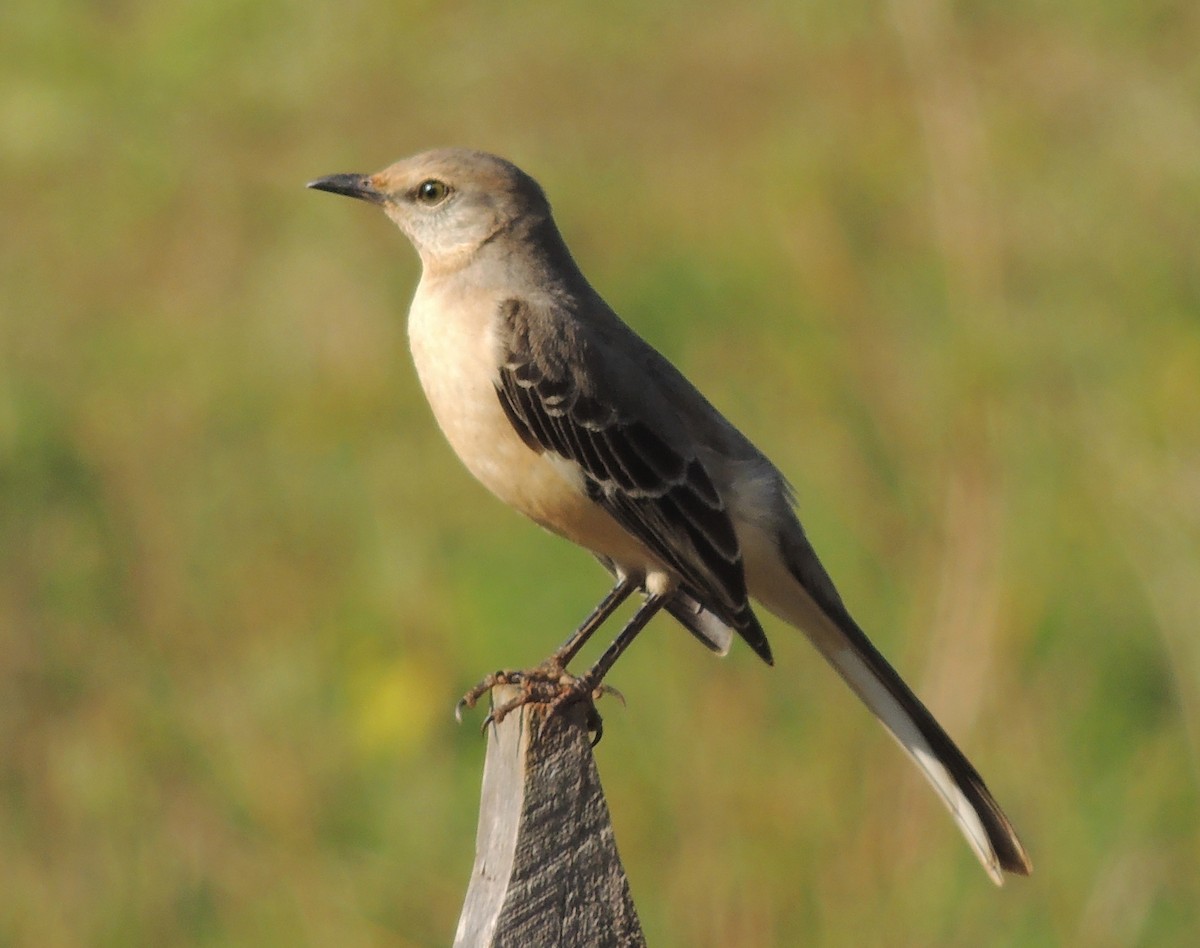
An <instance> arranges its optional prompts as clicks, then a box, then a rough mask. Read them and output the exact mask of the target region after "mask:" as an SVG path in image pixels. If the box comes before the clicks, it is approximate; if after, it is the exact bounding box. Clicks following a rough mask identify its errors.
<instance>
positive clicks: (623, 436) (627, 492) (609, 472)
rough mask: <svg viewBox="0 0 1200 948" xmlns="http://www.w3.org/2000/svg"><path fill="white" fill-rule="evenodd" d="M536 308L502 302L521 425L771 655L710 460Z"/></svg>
mask: <svg viewBox="0 0 1200 948" xmlns="http://www.w3.org/2000/svg"><path fill="white" fill-rule="evenodd" d="M529 315H530V314H529V312H528V311H527V310H526V305H525V304H523V303H521V302H520V301H517V300H510V301H508V302H506V303H505V304H504V306H503V309H502V312H501V316H502V328H503V330H504V332H503V333H502V339H503V348H504V351H503V353H502V356H503V358H502V364H501V367H500V372H499V379H498V383H497V387H496V388H497V395H498V396H499V399H500V403H501V405H502V406H503V407H504V412H505V414H506V415H507V417H508V419H509V421H510V422H511V423H512V425H513V427H514V428H516V430H517V432H518V433H519V434H520V436H521V438H522V439H523V440H524V441H525V443H526V444H528V445H529V446H530V447H531V448H533V449H534V450H536V451H551V452H553V453H555V454H558V455H560V456H562V457H564V458H568V459H570V460H572V461H574V462H575V463H576V464H578V465H579V467H580V468H581V469H582V471H583V474H584V477H585V480H586V487H587V490H588V494H589V496H590V497H591V498H592V499H593V500H595V501H596V502H597V503H598V504H600V505H601V506H602V507H604V509H605V510H607V511H608V512H609V513H610V514H611V515H612V516H613V517H614V518H615V519H616V520H617V522H619V523H620V524H621V525H622V526H623V527H624V528H625V529H626V530H628V531H629V532H630V533H631V534H633V535H634V536H635V537H637V538H638V539H639V540H640V541H641V542H642V543H644V544H645V545H646V547H647V548H648V549H649V550H650V551H651V552H652V553H654V555H655V556H657V557H658V558H659V559H660V560H661V561H662V562H663V563H664V564H666V565H667V566H669V567H670V568H671V569H672V570H674V571H675V573H676V574H677V575H678V576H679V578H680V589H681V594H682V595H686V596H687V597H688V598H689V599H690V600H691V601H692V603H691V605H692V607H702V608H703V609H706V610H708V611H709V612H711V613H712V614H713V615H714V616H715V617H717V618H719V619H720V620H721V621H723V622H725V623H727V624H728V625H729V626H731V627H732V628H733V629H735V630H736V631H737V632H738V634H739V635H741V636H742V637H743V638H744V639H745V640H746V641H747V642H748V643H749V644H750V646H751V647H752V648H753V649H754V651H755V652H756V653H757V654H758V655H759V656H760V657H762V658H763V660H764V661H766V662H768V663H769V662H771V650H770V646H769V645H768V644H767V639H766V635H765V634H764V633H763V630H762V626H760V625H759V623H758V619H757V617H756V616H755V615H754V612H753V611H752V610H751V608H750V603H749V597H748V595H747V592H746V576H745V570H744V566H743V563H742V553H741V548H740V546H739V544H738V539H737V534H736V533H735V531H734V527H733V522H732V520H731V519H730V516H729V512H728V511H727V510H726V509H725V504H724V501H723V500H722V499H721V495H720V493H719V492H718V491H717V489H716V487H715V486H714V484H713V482H712V479H711V478H710V477H709V474H708V472H707V471H706V470H705V468H704V465H703V464H702V463H701V462H700V460H699V458H697V457H696V456H695V455H694V454H693V455H690V456H689V455H687V454H685V452H684V451H682V450H681V449H680V448H678V447H677V446H674V445H672V444H671V443H670V442H669V441H668V439H667V438H665V437H663V436H662V435H660V434H659V433H658V432H657V431H655V429H654V427H653V426H652V425H651V424H650V423H649V422H648V421H646V420H645V419H644V418H643V416H642V413H641V412H640V411H639V410H638V407H637V406H636V405H634V404H618V401H619V397H615V396H614V393H613V389H612V386H611V384H610V385H609V386H607V387H606V386H604V385H602V384H601V382H602V379H601V376H600V370H599V369H598V368H597V367H596V366H595V365H591V366H589V364H588V360H589V359H592V360H595V358H596V356H595V352H594V349H591V348H589V347H588V346H587V345H581V344H571V343H578V342H579V340H566V341H565V343H564V340H558V343H559V344H558V345H557V346H555V345H553V342H554V341H553V340H545V339H539V338H537V337H536V332H535V329H534V327H533V326H532V325H531V323H530V320H529ZM555 328H556V329H562V330H563V331H565V332H570V330H571V329H572V328H574V327H573V324H571V323H568V324H567V325H566V326H565V327H564V326H562V325H560V324H555ZM626 401H629V400H628V399H626ZM685 624H686V623H685Z"/></svg>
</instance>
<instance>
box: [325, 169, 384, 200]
mask: <svg viewBox="0 0 1200 948" xmlns="http://www.w3.org/2000/svg"><path fill="white" fill-rule="evenodd" d="M307 187H310V188H315V189H316V190H318V191H329V192H331V193H332V194H344V195H346V197H352V198H358V199H359V200H360V201H369V202H370V203H372V204H382V203H383V200H384V198H383V194H382V192H380V191H378V190H376V189H375V188H374V187H373V186H372V185H371V179H370V178H369V177H368V176H367V175H365V174H331V175H329V176H328V177H327V178H317V180H316V181H310V182H308V185H307Z"/></svg>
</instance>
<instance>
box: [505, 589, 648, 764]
mask: <svg viewBox="0 0 1200 948" xmlns="http://www.w3.org/2000/svg"><path fill="white" fill-rule="evenodd" d="M666 603H667V597H665V596H653V595H652V596H648V597H647V598H646V601H645V602H644V603H642V605H641V607H640V608H639V609H638V611H637V612H635V613H634V614H633V617H632V618H630V620H629V621H628V622H627V623H625V627H624V628H623V629H621V631H620V633H619V634H618V635H617V637H616V638H615V639H613V642H612V644H611V645H610V646H609V647H608V648H607V649H605V650H604V654H603V655H601V656H600V658H599V659H597V660H596V663H595V664H594V665H593V666H592V667H591V668H589V669H588V670H587V671H586V672H584V673H583V674H582V675H579V676H575V675H571V674H569V673H568V672H567V671H566V670H565V669H561V668H560V669H559V673H558V675H557V677H555V675H554V674H553V671H554V670H553V669H550V668H546V667H543V668H541V669H535V670H534V671H533V672H531V673H526V677H524V678H523V679H522V681H521V684H522V685H523V686H524V690H523V692H522V693H521V694H520V695H518V696H517V697H516V698H513V699H512V700H511V701H508V702H505V703H504V704H502V705H500V707H498V708H493V709H492V713H491V714H489V715H488V716H487V719H486V720H485V721H484V727H486V726H487V725H488V723H489V722H497V723H498V722H500V721H501V720H503V719H504V716H505V715H506V714H508V713H509V712H510V711H513V710H515V709H516V708H519V707H521V706H522V705H526V704H530V703H537V704H545V705H547V706H548V708H549V711H550V713H551V714H553V713H554V712H555V711H557V710H559V709H560V708H564V707H566V706H567V705H569V704H573V703H574V702H576V701H583V702H586V704H587V712H588V718H587V727H588V731H589V732H591V733H592V734H593V737H592V746H593V747H595V746H596V745H597V744H599V743H600V738H601V737H603V736H604V720H603V719H602V718H601V717H600V712H599V711H597V710H596V699H597V698H598V697H599V696H600V695H601V694H603V693H604V692H605V691H611V692H613V693H614V694H616V696H617V697H618V698H620V697H621V693H620V692H619V691H616V689H613V688H609V687H608V686H607V685H605V684H604V683H603V682H604V676H605V675H607V674H608V672H609V669H611V668H612V666H613V664H614V663H615V662H616V660H617V659H618V658H620V657H621V655H622V653H624V651H625V649H627V648H628V647H629V644H630V643H631V642H632V641H633V640H634V639H635V638H637V636H638V633H639V632H641V631H642V629H644V628H645V627H646V623H647V622H649V621H650V620H651V619H652V618H654V616H655V615H656V614H657V613H658V611H659V610H660V609H662V607H663V606H665V605H666ZM622 700H624V699H622Z"/></svg>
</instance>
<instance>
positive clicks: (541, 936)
mask: <svg viewBox="0 0 1200 948" xmlns="http://www.w3.org/2000/svg"><path fill="white" fill-rule="evenodd" d="M517 693H518V692H517V689H516V688H514V687H513V686H511V685H506V686H498V687H497V688H495V689H494V690H493V693H492V699H493V701H495V702H496V703H497V704H500V703H503V702H504V701H506V700H508V699H509V698H511V697H513V696H515V695H516V694H517ZM645 944H646V939H645V937H644V936H643V935H642V929H641V926H640V925H639V924H638V917H637V911H636V910H635V909H634V907H633V899H632V898H631V897H630V894H629V881H628V880H627V879H626V878H625V870H624V868H623V867H622V866H621V860H620V858H619V857H618V856H617V844H616V840H615V838H614V835H613V828H612V822H611V820H610V818H609V813H608V804H607V803H606V802H605V800H604V791H603V789H602V788H601V786H600V775H599V774H598V773H597V772H596V761H595V758H594V757H593V756H592V748H591V746H590V744H589V743H588V733H587V723H586V711H585V709H584V707H583V706H582V705H576V706H574V707H570V708H568V709H566V710H565V711H563V712H562V713H559V714H554V715H549V716H548V715H547V714H546V710H545V708H544V707H543V706H540V705H526V706H525V707H523V708H520V709H518V710H517V711H514V712H512V713H511V714H509V715H508V716H507V717H505V719H504V721H503V722H501V723H500V724H499V725H496V726H491V727H489V728H488V746H487V759H486V760H485V762H484V767H483V793H482V799H481V801H480V807H479V830H478V832H477V834H476V838H475V866H474V868H473V869H472V870H471V883H470V885H469V886H468V887H467V897H466V901H465V903H464V904H463V910H462V915H461V916H460V918H459V920H458V932H457V934H456V935H455V938H454V945H455V948H482V946H489V948H490V946H495V948H506V946H513V948H542V946H545V948H575V946H580V948H583V946H587V948H592V946H597V948H607V946H622V948H624V946H638V945H645Z"/></svg>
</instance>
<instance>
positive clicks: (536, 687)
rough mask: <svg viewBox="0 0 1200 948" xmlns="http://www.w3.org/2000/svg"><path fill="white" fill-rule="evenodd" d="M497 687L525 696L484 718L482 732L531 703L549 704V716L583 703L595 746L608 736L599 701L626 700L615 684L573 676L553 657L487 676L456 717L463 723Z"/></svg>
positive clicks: (460, 704)
mask: <svg viewBox="0 0 1200 948" xmlns="http://www.w3.org/2000/svg"><path fill="white" fill-rule="evenodd" d="M497 685H516V686H518V687H520V689H521V693H520V694H518V695H517V696H516V697H515V698H511V699H509V700H508V701H505V702H503V703H502V704H499V705H495V706H493V707H492V709H491V711H489V712H488V715H487V717H486V718H484V719H483V725H482V726H481V728H480V730H484V731H486V730H487V726H488V725H489V724H499V723H500V722H501V721H503V720H504V719H505V717H507V716H508V714H509V712H511V711H515V710H516V709H517V708H520V707H524V706H525V705H527V704H540V705H545V706H546V709H547V712H548V713H549V714H554V713H556V712H557V711H560V710H562V709H563V708H566V707H568V706H569V705H572V704H575V703H576V702H579V701H582V702H583V703H584V704H585V705H586V706H587V728H588V733H589V734H591V735H592V746H593V747H595V746H596V745H597V744H599V743H600V738H601V737H602V736H603V735H604V720H603V719H602V718H601V717H600V712H599V711H597V710H596V700H597V699H598V698H599V697H600V696H601V695H606V694H610V695H613V696H614V697H616V698H617V699H618V700H619V701H620V702H621V704H624V703H625V697H624V695H622V694H621V692H619V691H617V689H616V688H613V687H612V686H611V685H604V684H593V683H592V680H591V678H590V676H589V675H587V674H584V675H572V674H571V673H570V672H568V671H567V669H566V668H565V667H564V666H563V664H562V663H561V662H559V661H556V660H555V659H553V658H551V659H549V660H547V661H545V662H543V663H542V664H540V665H538V666H536V667H534V668H528V669H525V670H524V671H498V672H494V673H492V674H491V675H488V676H486V677H485V678H484V679H483V680H482V681H480V682H479V684H477V685H476V686H475V687H474V688H472V689H471V690H470V691H468V692H467V693H466V694H465V695H463V696H462V698H460V699H459V702H458V704H457V705H456V706H455V708H454V717H455V718H456V719H457V720H458V722H459V723H460V724H461V723H462V716H463V710H464V709H469V708H474V707H475V705H476V703H477V702H478V701H479V699H480V698H482V697H483V696H484V695H485V694H487V693H488V692H490V691H491V690H492V689H493V688H494V687H496V686H497Z"/></svg>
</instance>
